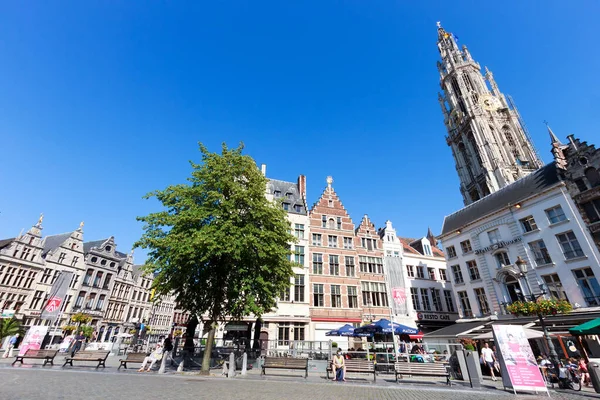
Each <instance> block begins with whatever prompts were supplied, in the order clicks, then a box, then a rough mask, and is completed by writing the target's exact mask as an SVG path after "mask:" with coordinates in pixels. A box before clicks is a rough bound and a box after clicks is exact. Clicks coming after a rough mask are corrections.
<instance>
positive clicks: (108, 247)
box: [104, 246, 112, 251]
mask: <svg viewBox="0 0 600 400" xmlns="http://www.w3.org/2000/svg"><path fill="white" fill-rule="evenodd" d="M104 250H105V251H111V250H112V247H110V246H106V247H105V248H104Z"/></svg>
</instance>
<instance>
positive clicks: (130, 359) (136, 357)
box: [117, 353, 147, 371]
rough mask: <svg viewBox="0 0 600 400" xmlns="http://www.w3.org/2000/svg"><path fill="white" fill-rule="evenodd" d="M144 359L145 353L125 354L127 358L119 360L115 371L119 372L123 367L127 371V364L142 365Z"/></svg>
mask: <svg viewBox="0 0 600 400" xmlns="http://www.w3.org/2000/svg"><path fill="white" fill-rule="evenodd" d="M146 357H147V355H146V353H127V357H125V358H124V359H123V358H122V359H120V360H119V361H120V362H121V365H119V368H117V371H118V370H120V369H121V367H125V369H127V363H143V362H144V359H145V358H146Z"/></svg>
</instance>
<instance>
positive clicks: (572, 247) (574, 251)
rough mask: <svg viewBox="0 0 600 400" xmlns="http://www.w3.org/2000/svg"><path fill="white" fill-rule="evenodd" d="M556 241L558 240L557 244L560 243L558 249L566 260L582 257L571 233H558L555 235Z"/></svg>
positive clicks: (576, 241)
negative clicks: (560, 249) (559, 248)
mask: <svg viewBox="0 0 600 400" xmlns="http://www.w3.org/2000/svg"><path fill="white" fill-rule="evenodd" d="M556 239H558V243H560V247H561V248H562V251H563V254H564V256H565V258H566V259H567V260H570V259H572V258H577V257H583V255H584V254H583V250H582V249H581V246H580V245H579V241H578V240H577V238H576V237H575V234H574V233H573V231H568V232H564V233H560V234H558V235H556Z"/></svg>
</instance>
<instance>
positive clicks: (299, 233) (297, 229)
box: [294, 224, 304, 239]
mask: <svg viewBox="0 0 600 400" xmlns="http://www.w3.org/2000/svg"><path fill="white" fill-rule="evenodd" d="M294 236H296V237H297V238H298V239H304V224H294Z"/></svg>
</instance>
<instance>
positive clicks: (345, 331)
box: [325, 324, 373, 337]
mask: <svg viewBox="0 0 600 400" xmlns="http://www.w3.org/2000/svg"><path fill="white" fill-rule="evenodd" d="M325 336H352V337H370V336H373V334H372V333H368V332H363V333H357V332H356V328H354V327H353V326H352V325H350V324H346V325H344V326H342V327H340V328H338V329H333V330H331V331H329V332H327V333H325Z"/></svg>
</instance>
